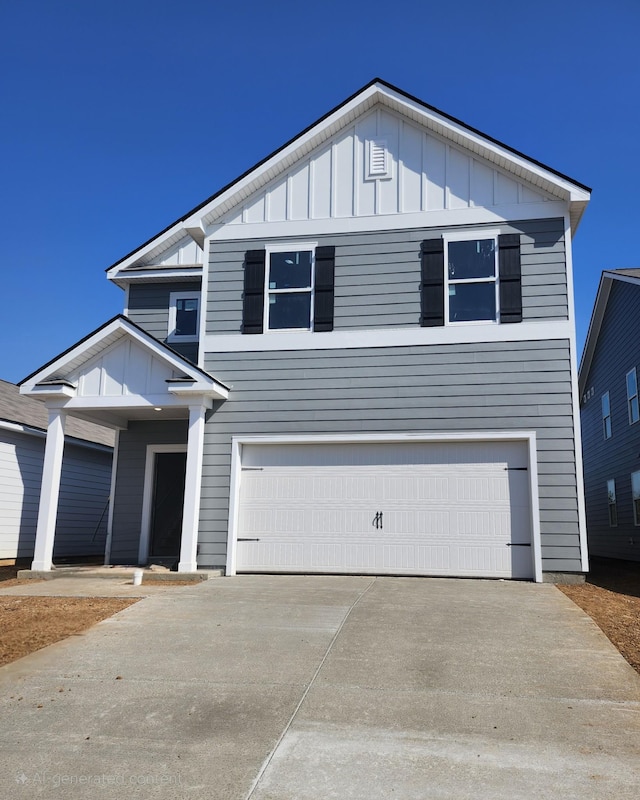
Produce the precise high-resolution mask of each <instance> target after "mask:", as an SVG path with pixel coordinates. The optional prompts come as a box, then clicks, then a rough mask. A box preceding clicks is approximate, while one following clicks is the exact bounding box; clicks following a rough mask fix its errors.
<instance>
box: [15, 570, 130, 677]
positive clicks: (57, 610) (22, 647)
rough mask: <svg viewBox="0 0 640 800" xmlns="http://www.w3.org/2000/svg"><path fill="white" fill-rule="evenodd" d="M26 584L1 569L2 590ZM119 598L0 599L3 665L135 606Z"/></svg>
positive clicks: (127, 600) (128, 600)
mask: <svg viewBox="0 0 640 800" xmlns="http://www.w3.org/2000/svg"><path fill="white" fill-rule="evenodd" d="M19 583H25V581H18V580H17V579H16V567H13V566H11V567H1V566H0V588H5V587H6V588H8V587H9V586H14V585H17V584H19ZM136 602H137V598H133V599H125V598H120V597H10V596H4V597H0V666H2V665H3V664H8V663H9V662H10V661H15V660H16V659H18V658H22V656H26V655H27V654H28V653H32V652H33V651H34V650H40V649H41V648H42V647H46V646H47V645H49V644H53V643H54V642H58V641H60V639H65V638H66V637H67V636H72V635H73V634H76V633H80V632H81V631H84V630H86V629H87V628H90V627H91V626H92V625H95V623H96V622H100V620H102V619H106V618H107V617H110V616H111V615H112V614H115V613H116V612H117V611H122V609H123V608H126V607H127V606H130V605H131V604H132V603H136Z"/></svg>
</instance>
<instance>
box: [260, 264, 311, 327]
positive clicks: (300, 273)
mask: <svg viewBox="0 0 640 800" xmlns="http://www.w3.org/2000/svg"><path fill="white" fill-rule="evenodd" d="M313 268H314V251H313V250H284V251H275V252H274V251H270V252H269V253H268V262H267V268H266V270H265V272H266V288H265V293H264V298H265V312H264V316H265V329H266V330H269V331H273V330H310V328H311V327H312V324H313V304H312V299H313Z"/></svg>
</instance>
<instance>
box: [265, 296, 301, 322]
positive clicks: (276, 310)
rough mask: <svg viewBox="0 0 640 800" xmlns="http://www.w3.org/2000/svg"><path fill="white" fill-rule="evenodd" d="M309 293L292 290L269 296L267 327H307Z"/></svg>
mask: <svg viewBox="0 0 640 800" xmlns="http://www.w3.org/2000/svg"><path fill="white" fill-rule="evenodd" d="M310 312H311V294H310V293H309V292H292V293H291V294H272V295H271V296H270V297H269V328H271V329H279V328H309V324H310V319H311V316H310Z"/></svg>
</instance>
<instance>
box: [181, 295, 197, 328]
mask: <svg viewBox="0 0 640 800" xmlns="http://www.w3.org/2000/svg"><path fill="white" fill-rule="evenodd" d="M197 333H198V300H197V299H196V298H189V299H186V300H177V301H176V336H195V335H196V334H197Z"/></svg>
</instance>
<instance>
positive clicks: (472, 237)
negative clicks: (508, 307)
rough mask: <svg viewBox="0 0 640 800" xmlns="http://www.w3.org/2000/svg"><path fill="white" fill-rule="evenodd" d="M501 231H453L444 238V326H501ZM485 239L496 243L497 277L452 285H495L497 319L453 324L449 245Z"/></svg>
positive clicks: (480, 229) (469, 279)
mask: <svg viewBox="0 0 640 800" xmlns="http://www.w3.org/2000/svg"><path fill="white" fill-rule="evenodd" d="M499 235H500V231H499V230H498V229H497V228H493V229H491V228H479V229H476V230H468V231H459V232H456V231H451V232H448V233H445V234H444V235H443V237H442V239H443V245H444V259H443V260H444V324H445V326H447V325H452V326H455V327H459V326H460V325H499V324H500V264H499V261H498V257H499V255H498V236H499ZM483 239H493V240H494V242H495V276H494V278H493V279H490V278H466V279H463V280H457V281H456V280H454V281H451V284H452V285H457V284H463V283H465V284H466V283H491V282H493V283H494V285H495V293H496V296H495V302H496V317H495V319H472V320H461V321H460V322H451V321H450V320H449V283H450V281H449V244H450V243H451V242H473V241H481V240H483Z"/></svg>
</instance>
